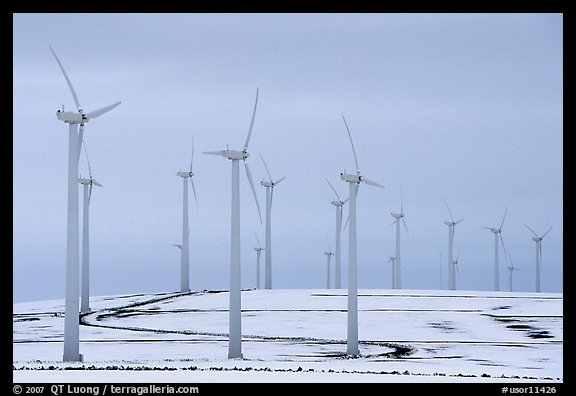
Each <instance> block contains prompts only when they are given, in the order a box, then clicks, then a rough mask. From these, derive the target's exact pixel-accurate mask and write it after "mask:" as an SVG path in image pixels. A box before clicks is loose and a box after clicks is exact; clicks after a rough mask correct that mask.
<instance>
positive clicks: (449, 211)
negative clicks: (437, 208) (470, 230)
mask: <svg viewBox="0 0 576 396" xmlns="http://www.w3.org/2000/svg"><path fill="white" fill-rule="evenodd" d="M442 200H443V201H444V205H446V209H448V213H449V214H450V220H452V222H453V223H454V216H452V211H451V210H450V206H448V202H446V199H445V198H444V197H442Z"/></svg>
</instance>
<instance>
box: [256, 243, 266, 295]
mask: <svg viewBox="0 0 576 396" xmlns="http://www.w3.org/2000/svg"><path fill="white" fill-rule="evenodd" d="M254 236H255V237H256V243H257V244H258V247H255V248H254V250H255V251H256V289H260V253H262V250H266V249H264V248H263V247H261V246H260V240H259V239H258V235H256V232H254Z"/></svg>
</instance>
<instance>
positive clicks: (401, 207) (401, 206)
mask: <svg viewBox="0 0 576 396" xmlns="http://www.w3.org/2000/svg"><path fill="white" fill-rule="evenodd" d="M402 195H403V194H402V182H400V214H402V213H404V199H403V196H402ZM406 232H408V231H406Z"/></svg>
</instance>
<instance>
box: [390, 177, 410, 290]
mask: <svg viewBox="0 0 576 396" xmlns="http://www.w3.org/2000/svg"><path fill="white" fill-rule="evenodd" d="M390 215H391V216H392V217H394V219H395V220H394V222H393V223H392V224H396V255H395V256H394V259H395V267H396V271H395V276H394V286H393V288H394V289H402V275H401V262H402V260H401V255H400V219H402V223H403V224H404V229H405V230H406V234H407V235H408V227H406V221H405V220H404V216H405V214H404V204H403V199H402V184H400V213H397V212H392V213H390Z"/></svg>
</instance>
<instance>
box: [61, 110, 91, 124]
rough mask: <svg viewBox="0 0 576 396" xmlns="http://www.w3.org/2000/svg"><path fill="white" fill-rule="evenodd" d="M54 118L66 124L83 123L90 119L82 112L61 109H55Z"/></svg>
mask: <svg viewBox="0 0 576 396" xmlns="http://www.w3.org/2000/svg"><path fill="white" fill-rule="evenodd" d="M56 118H58V119H59V120H60V121H64V122H65V123H68V124H85V123H87V122H88V121H89V120H90V119H89V118H86V116H85V115H84V114H82V113H76V112H74V111H62V110H58V111H56Z"/></svg>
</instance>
